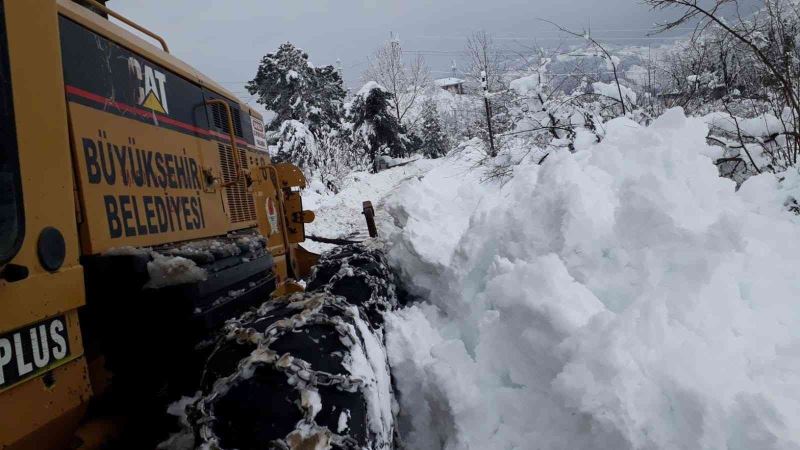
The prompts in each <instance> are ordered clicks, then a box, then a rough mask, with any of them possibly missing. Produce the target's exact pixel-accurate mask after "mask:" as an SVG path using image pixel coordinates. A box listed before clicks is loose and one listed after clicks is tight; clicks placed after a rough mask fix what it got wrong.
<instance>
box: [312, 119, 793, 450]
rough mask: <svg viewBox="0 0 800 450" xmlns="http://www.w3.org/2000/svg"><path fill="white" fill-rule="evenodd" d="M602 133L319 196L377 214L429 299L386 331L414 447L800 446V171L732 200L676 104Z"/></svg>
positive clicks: (420, 165)
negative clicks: (595, 140)
mask: <svg viewBox="0 0 800 450" xmlns="http://www.w3.org/2000/svg"><path fill="white" fill-rule="evenodd" d="M606 127H607V129H606V135H605V136H606V137H605V139H604V140H603V142H602V143H600V144H582V145H580V146H578V148H577V151H576V152H575V153H570V152H567V151H559V152H555V153H553V154H552V155H551V156H550V157H549V158H548V159H547V160H546V161H545V162H544V164H542V165H541V166H539V165H536V164H535V162H536V160H535V159H534V160H533V161H531V162H529V163H523V164H521V165H519V166H516V167H515V168H514V173H513V176H512V177H511V178H510V179H509V180H508V181H507V182H506V183H505V184H503V185H500V184H492V183H487V182H481V180H482V178H483V174H482V172H481V170H479V169H476V168H475V164H474V162H475V158H477V155H474V154H472V153H470V150H469V149H465V150H463V151H462V152H460V153H457V154H451V155H450V156H448V157H447V158H444V159H441V160H436V161H427V160H426V161H419V162H416V163H413V164H411V165H409V166H404V167H403V168H395V169H391V171H386V172H382V173H379V174H377V175H358V176H359V177H363V178H362V179H360V180H359V183H360V184H359V183H356V184H352V185H351V186H353V187H352V188H346V189H345V190H344V191H343V192H342V193H341V194H339V197H341V198H338V199H337V198H336V197H330V198H318V199H316V200H313V201H314V202H316V205H318V206H319V207H320V208H321V209H323V210H325V211H328V212H330V211H343V209H340V207H341V205H350V203H353V204H352V205H350V206H348V208H349V209H350V210H351V211H355V210H358V211H360V201H361V200H364V199H371V200H372V201H373V202H376V203H378V204H379V205H380V206H381V208H380V209H381V210H384V211H385V212H384V214H385V213H388V214H389V215H387V216H383V218H384V220H383V221H382V223H381V227H382V229H381V231H382V233H383V236H384V238H385V240H386V241H387V242H388V244H389V245H390V247H391V250H390V253H389V256H390V259H391V261H392V262H393V264H394V265H395V266H396V269H397V270H398V271H399V272H400V273H401V275H402V278H403V280H404V281H405V282H406V284H407V286H406V287H407V288H408V289H410V290H411V292H412V293H413V294H415V295H416V296H418V297H419V298H420V299H422V300H421V301H420V302H419V303H417V304H413V305H408V306H407V307H405V308H404V309H401V310H399V311H398V312H396V313H392V315H391V316H390V317H388V323H387V334H386V340H387V347H388V351H389V357H390V361H391V364H392V373H393V376H394V378H395V381H396V387H397V389H398V391H399V401H400V426H401V432H402V439H403V441H404V442H405V445H406V448H409V449H419V450H425V449H431V450H432V449H511V448H519V449H534V448H536V449H634V448H636V449H645V448H646V449H678V448H681V449H724V448H728V449H790V448H800V391H798V389H797V387H798V386H799V385H800V308H798V307H797V302H798V299H799V298H800V279H798V277H797V274H796V264H797V261H798V259H800V257H799V256H798V255H800V240H798V238H797V237H798V236H800V219H799V218H798V216H796V215H794V214H792V213H790V212H789V211H787V208H786V206H785V204H791V203H792V202H793V199H794V198H796V197H797V196H798V194H800V176H798V174H797V173H796V172H793V173H791V174H783V175H782V177H785V179H784V180H783V182H782V183H779V182H778V181H777V178H776V177H775V176H774V175H770V174H763V175H759V176H756V177H753V178H751V179H749V180H748V181H746V182H745V183H744V184H743V186H742V187H741V189H740V190H739V191H736V190H735V184H734V183H733V182H732V181H730V180H728V179H724V178H720V177H719V176H718V171H717V169H716V167H715V166H714V165H713V164H712V162H711V160H710V159H709V158H708V157H707V156H704V155H705V154H710V153H713V152H712V151H711V150H710V149H709V148H707V146H706V143H705V136H706V134H707V125H706V124H705V123H704V122H703V121H702V120H701V119H692V118H690V119H687V118H686V117H685V116H684V115H683V113H682V111H680V110H670V111H668V112H667V114H665V115H664V116H663V117H661V118H659V119H658V120H656V121H655V123H654V124H653V125H652V126H650V127H648V128H644V127H642V126H640V125H638V124H636V123H634V122H632V121H630V120H628V119H625V118H620V119H615V120H612V121H611V122H609V123H607V124H606ZM401 170H402V173H401ZM392 171H395V172H392ZM392 183H401V184H400V185H399V186H398V187H396V188H394V187H393V186H392ZM356 185H360V186H366V187H365V188H364V189H366V190H367V191H364V192H355V191H353V190H352V189H355V186H356ZM377 186H380V187H377ZM384 194H385V195H387V197H386V198H385V199H383V200H380V199H378V198H376V197H379V196H382V195H384ZM371 196H372V197H371ZM350 197H353V199H356V198H357V203H356V201H351V199H350ZM362 197H363V198H362ZM370 197H371V198H370ZM325 215H326V214H318V217H320V218H322V217H324V216H325ZM358 219H359V220H360V216H358ZM323 220H328V219H323ZM330 220H332V221H333V222H336V221H337V220H339V219H335V218H334V219H330ZM333 222H320V223H319V225H315V226H318V227H324V228H327V229H329V230H333V229H335V228H336V227H337V226H338V222H337V223H333ZM326 224H327V225H326ZM343 227H344V230H343V231H342V233H341V234H347V233H348V232H349V230H350V228H349V227H350V225H349V224H344V225H343Z"/></svg>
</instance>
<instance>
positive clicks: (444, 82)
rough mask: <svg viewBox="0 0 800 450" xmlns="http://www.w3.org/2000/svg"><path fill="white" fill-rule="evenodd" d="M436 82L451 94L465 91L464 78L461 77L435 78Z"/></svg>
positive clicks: (459, 93)
mask: <svg viewBox="0 0 800 450" xmlns="http://www.w3.org/2000/svg"><path fill="white" fill-rule="evenodd" d="M434 83H435V84H436V85H437V86H439V87H440V88H442V89H444V90H445V91H448V92H450V93H451V94H457V95H461V94H463V93H464V80H462V79H461V78H453V77H450V78H440V79H438V80H434Z"/></svg>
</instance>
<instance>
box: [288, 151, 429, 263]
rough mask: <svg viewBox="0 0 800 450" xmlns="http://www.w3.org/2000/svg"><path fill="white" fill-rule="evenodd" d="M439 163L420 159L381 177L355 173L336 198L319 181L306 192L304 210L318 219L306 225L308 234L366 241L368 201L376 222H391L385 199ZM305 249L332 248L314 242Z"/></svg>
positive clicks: (304, 244) (384, 173) (320, 249)
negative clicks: (388, 219) (364, 214)
mask: <svg viewBox="0 0 800 450" xmlns="http://www.w3.org/2000/svg"><path fill="white" fill-rule="evenodd" d="M436 164H437V163H436V162H435V161H431V160H428V159H420V160H417V161H413V162H410V163H409V164H406V165H402V166H399V167H393V168H391V169H387V170H384V171H382V172H380V173H378V174H375V175H373V174H370V173H368V172H354V173H351V174H349V175H348V176H347V178H346V179H345V180H344V181H343V182H342V186H343V188H342V190H341V191H339V192H338V193H337V194H336V195H332V194H331V193H330V191H328V190H326V189H325V188H324V187H323V186H321V184H320V183H319V182H318V181H315V180H312V181H311V182H310V184H309V187H308V189H306V190H304V191H303V208H304V209H307V210H311V211H314V213H315V215H316V219H314V222H312V223H310V224H308V225H306V234H307V235H313V236H318V237H325V238H353V239H357V240H363V239H364V238H366V237H367V236H368V232H367V223H366V220H365V219H364V216H363V214H362V210H363V203H364V201H371V202H372V205H373V207H374V208H375V214H376V222H385V221H386V220H387V218H388V216H387V214H386V209H385V208H384V207H383V199H384V198H385V197H386V196H387V195H388V194H389V192H391V191H392V190H393V189H395V188H396V187H397V186H398V185H400V184H401V183H402V182H404V181H406V180H409V179H413V178H415V177H417V176H419V175H420V174H423V173H425V172H426V171H428V170H429V169H430V168H431V167H433V166H434V165H436ZM303 247H305V248H307V249H308V250H311V251H314V252H322V251H324V250H327V249H329V248H331V247H332V246H331V245H328V244H321V243H317V242H312V241H308V240H307V241H306V242H304V243H303Z"/></svg>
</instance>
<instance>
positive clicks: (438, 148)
mask: <svg viewBox="0 0 800 450" xmlns="http://www.w3.org/2000/svg"><path fill="white" fill-rule="evenodd" d="M420 120H421V123H420V125H419V136H420V138H421V141H422V142H421V143H420V145H421V148H420V152H421V153H422V154H423V155H425V156H426V157H428V158H439V157H441V156H444V155H445V154H446V153H447V151H448V150H449V145H450V143H449V142H448V139H447V135H446V134H445V132H444V131H443V130H442V126H441V124H440V123H439V111H438V109H437V108H436V102H435V101H434V100H433V99H426V100H425V101H424V102H423V103H422V113H421V116H420Z"/></svg>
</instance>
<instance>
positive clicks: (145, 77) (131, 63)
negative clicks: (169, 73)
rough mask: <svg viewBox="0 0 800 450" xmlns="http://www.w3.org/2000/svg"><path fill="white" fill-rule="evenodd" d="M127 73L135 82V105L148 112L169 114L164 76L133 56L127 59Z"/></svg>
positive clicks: (165, 78)
mask: <svg viewBox="0 0 800 450" xmlns="http://www.w3.org/2000/svg"><path fill="white" fill-rule="evenodd" d="M128 71H129V72H130V74H131V77H132V78H133V79H134V80H135V92H134V96H135V98H136V103H137V104H139V106H143V107H145V108H147V109H149V110H152V111H155V112H158V113H161V114H169V106H167V77H166V75H164V73H163V72H160V71H158V70H156V69H154V68H152V67H150V66H148V65H147V64H144V63H142V62H140V61H139V60H138V59H136V58H135V57H133V56H130V57H128Z"/></svg>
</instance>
